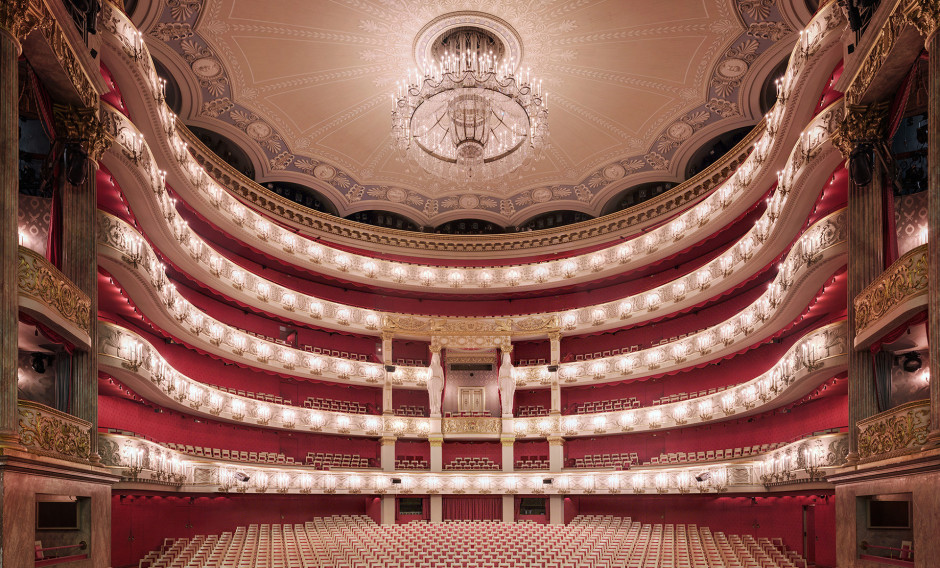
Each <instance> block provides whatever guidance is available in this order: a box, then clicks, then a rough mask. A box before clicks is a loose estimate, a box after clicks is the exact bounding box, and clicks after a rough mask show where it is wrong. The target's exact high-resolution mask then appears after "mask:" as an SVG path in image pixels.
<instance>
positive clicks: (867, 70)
mask: <svg viewBox="0 0 940 568" xmlns="http://www.w3.org/2000/svg"><path fill="white" fill-rule="evenodd" d="M902 4H903V3H899V4H898V6H899V7H900V6H901V5H902ZM908 23H909V20H908V17H907V15H905V13H904V10H902V9H899V8H895V10H894V12H892V13H891V15H889V16H888V19H887V21H886V22H885V24H884V26H882V28H881V31H879V32H878V36H877V37H876V38H875V41H874V43H873V44H872V47H871V50H869V52H868V54H867V55H866V56H865V59H864V61H862V64H861V67H859V70H858V73H857V74H856V75H855V79H853V80H852V84H851V85H849V87H848V89H846V91H845V101H846V103H848V104H855V103H858V102H859V101H861V100H862V97H864V96H865V92H866V91H868V87H869V86H870V85H871V83H872V81H873V80H874V79H875V75H877V74H878V72H879V71H881V66H882V65H884V62H885V61H886V60H887V59H888V54H890V53H891V50H892V49H893V48H894V44H895V43H896V42H897V40H898V36H899V35H900V33H901V31H902V30H903V29H904V28H905V27H906V26H907V25H908Z"/></svg>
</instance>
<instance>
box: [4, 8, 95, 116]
mask: <svg viewBox="0 0 940 568" xmlns="http://www.w3.org/2000/svg"><path fill="white" fill-rule="evenodd" d="M3 4H4V5H6V4H7V3H6V2H3ZM32 6H33V7H34V9H35V10H36V12H37V14H38V16H39V20H40V23H39V31H40V32H41V33H42V36H43V38H45V40H46V43H47V44H48V45H49V48H50V49H51V50H52V53H54V54H55V58H56V61H58V62H59V66H60V67H61V68H62V72H63V73H64V74H65V76H66V77H68V79H69V82H70V83H72V86H73V87H74V88H75V92H76V93H77V95H78V98H79V100H80V101H81V102H82V105H84V106H86V107H88V108H98V97H99V96H100V95H99V93H98V90H97V89H96V88H95V84H94V82H92V80H91V78H90V76H89V75H88V71H87V70H86V69H85V64H83V62H82V61H81V59H80V58H79V56H78V55H77V53H76V50H75V48H73V47H72V44H71V43H70V42H69V39H68V36H67V35H66V33H65V31H64V30H63V29H62V27H61V26H60V25H59V22H58V21H57V20H56V17H55V15H54V14H53V13H52V11H51V10H50V9H49V7H48V6H47V5H46V3H45V2H42V1H37V2H35V3H32ZM68 24H69V25H71V22H68ZM81 49H84V50H87V47H85V46H84V45H82V46H81ZM88 63H89V64H94V63H95V62H94V60H93V59H91V58H90V57H89V58H88ZM94 69H95V71H96V72H97V67H95V68H94Z"/></svg>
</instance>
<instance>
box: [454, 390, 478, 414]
mask: <svg viewBox="0 0 940 568" xmlns="http://www.w3.org/2000/svg"><path fill="white" fill-rule="evenodd" d="M458 397H459V399H458V401H457V410H459V411H460V412H483V406H484V403H483V389H482V388H481V387H461V388H460V391H459V393H458Z"/></svg>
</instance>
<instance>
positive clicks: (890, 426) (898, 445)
mask: <svg viewBox="0 0 940 568" xmlns="http://www.w3.org/2000/svg"><path fill="white" fill-rule="evenodd" d="M856 427H857V428H858V457H859V460H860V461H875V460H883V459H887V458H891V457H894V456H899V455H903V454H907V453H911V452H915V451H918V450H920V448H921V446H923V445H924V444H925V443H926V442H927V433H928V432H929V431H930V400H917V401H914V402H909V403H907V404H902V405H901V406H898V407H896V408H892V409H891V410H888V411H886V412H882V413H880V414H876V415H874V416H872V417H871V418H866V419H865V420H859V421H858V424H857V425H856Z"/></svg>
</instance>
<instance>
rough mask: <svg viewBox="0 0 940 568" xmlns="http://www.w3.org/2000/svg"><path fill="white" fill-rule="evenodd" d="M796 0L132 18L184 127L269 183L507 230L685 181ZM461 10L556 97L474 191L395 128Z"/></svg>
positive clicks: (280, 6) (345, 8) (207, 6)
mask: <svg viewBox="0 0 940 568" xmlns="http://www.w3.org/2000/svg"><path fill="white" fill-rule="evenodd" d="M790 1H791V0H667V1H660V2H651V1H649V0H609V1H603V0H564V1H548V0H546V1H532V0H529V1H523V0H476V1H465V0H436V1H432V0H409V1H404V0H398V1H395V0H333V1H327V0H316V1H309V0H308V1H302V0H271V1H264V2H260V1H257V0H151V3H150V4H149V5H147V3H146V2H141V5H140V6H139V7H138V8H137V10H136V13H135V15H134V19H135V21H136V22H137V23H139V24H140V25H141V28H142V29H144V30H146V33H147V34H148V43H149V44H150V45H151V48H152V51H153V52H155V53H156V54H157V57H159V58H160V59H162V60H163V63H164V64H165V65H166V66H167V68H168V69H170V70H171V72H172V73H173V74H174V77H175V79H176V80H177V82H178V83H179V84H180V86H181V87H182V91H183V97H184V99H186V101H185V104H184V109H183V114H184V116H183V117H182V118H183V120H184V122H186V123H187V124H193V125H199V126H203V127H206V128H210V129H212V130H215V131H217V132H219V133H222V134H224V135H225V136H227V137H229V138H230V139H232V140H234V141H236V142H237V143H238V144H240V145H241V146H242V148H244V149H245V150H246V151H248V154H249V155H250V156H251V157H252V160H253V161H254V162H255V169H256V171H257V172H258V174H257V175H258V179H259V180H281V181H292V182H296V183H302V184H305V185H308V186H310V187H313V188H315V189H317V190H318V191H320V192H321V193H323V194H324V195H326V196H327V197H328V198H330V199H331V200H332V201H333V202H334V204H335V205H336V206H337V209H338V210H339V212H340V214H341V215H344V216H345V215H348V214H350V213H353V212H356V211H361V210H368V209H379V210H388V211H394V212H397V213H400V214H403V215H406V216H407V217H409V218H412V219H415V220H416V221H418V222H419V223H420V224H423V225H438V224H440V223H443V222H446V221H448V220H452V219H457V218H467V217H473V218H480V219H486V220H490V221H493V222H496V223H498V224H501V225H510V224H518V223H520V222H522V221H524V220H525V219H528V218H530V217H532V216H533V215H536V214H539V213H542V212H545V211H550V210H559V209H573V210H577V211H582V212H586V213H589V214H592V215H597V214H599V213H600V211H601V209H602V208H603V206H604V204H605V203H606V202H607V201H608V200H609V199H610V198H611V197H613V196H615V195H616V194H618V193H619V192H620V191H621V190H623V189H624V188H626V187H629V186H632V185H635V184H637V183H641V182H646V181H679V180H681V178H682V175H683V170H684V165H685V162H686V161H687V160H688V158H689V157H690V156H691V154H692V153H693V152H694V151H695V149H697V148H698V147H700V146H701V144H702V143H704V142H705V141H707V140H709V139H711V138H712V137H714V136H715V135H717V134H719V133H722V132H726V131H728V130H730V129H732V128H737V127H740V126H742V125H747V124H753V123H755V122H756V120H757V118H759V117H758V116H757V115H758V113H759V109H758V108H757V99H758V91H759V90H760V88H761V85H762V84H763V81H764V80H765V79H766V77H767V76H768V74H769V73H770V70H771V69H773V67H774V66H775V65H776V64H777V63H779V61H780V60H781V59H782V58H783V57H785V56H786V54H787V53H789V50H790V48H791V47H792V45H793V41H794V39H795V32H794V31H793V30H794V29H799V27H800V26H799V24H798V22H796V19H798V18H800V17H803V16H808V14H803V12H805V8H799V7H798V6H797V7H794V6H790V4H789V2H790ZM796 3H797V4H800V3H799V2H796ZM800 10H802V12H801V11H800ZM461 11H477V12H484V13H486V14H489V15H492V16H495V17H497V18H499V19H501V20H503V21H505V22H506V23H507V24H508V25H509V26H511V27H512V29H513V30H514V31H515V33H516V34H517V35H518V38H519V40H520V42H521V45H522V50H523V55H522V67H530V68H531V69H532V72H533V73H534V74H537V75H538V76H539V77H540V78H541V79H542V81H543V88H544V89H545V90H546V91H548V92H549V94H550V99H549V105H550V106H549V113H550V114H549V124H550V132H551V134H550V137H549V143H550V147H549V148H548V149H547V150H546V152H545V153H544V155H543V157H542V159H541V160H540V161H538V162H536V163H535V164H533V166H532V167H531V168H529V169H527V170H525V171H517V172H515V173H513V174H510V175H509V176H506V177H505V178H503V179H501V180H499V182H497V183H494V184H491V185H488V186H485V187H483V188H475V189H474V190H473V191H472V192H470V191H467V190H466V189H465V188H461V187H460V186H459V185H454V184H450V183H446V182H445V181H443V180H440V179H438V178H435V177H433V176H431V175H429V174H427V173H424V172H423V171H421V170H420V169H419V168H417V167H416V166H415V165H414V164H409V163H407V162H405V161H403V160H402V159H401V157H400V155H399V154H398V152H397V150H395V149H393V147H392V144H391V136H390V111H391V93H392V92H393V90H394V88H395V83H396V81H399V80H400V79H402V78H403V77H404V75H405V73H406V72H407V71H408V69H409V68H411V67H414V66H415V62H414V56H413V53H414V43H415V40H416V37H417V36H419V35H420V33H421V31H422V28H424V27H425V26H426V25H427V24H428V23H429V22H431V21H433V20H434V19H435V18H438V17H440V16H442V15H445V14H451V13H456V12H461Z"/></svg>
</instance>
